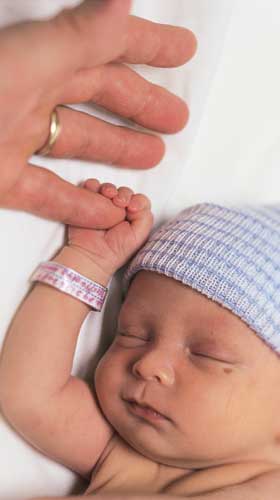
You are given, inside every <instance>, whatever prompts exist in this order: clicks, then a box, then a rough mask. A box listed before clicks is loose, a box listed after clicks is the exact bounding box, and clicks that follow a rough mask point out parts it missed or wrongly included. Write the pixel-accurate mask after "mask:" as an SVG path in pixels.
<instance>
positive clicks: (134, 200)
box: [127, 194, 151, 220]
mask: <svg viewBox="0 0 280 500" xmlns="http://www.w3.org/2000/svg"><path fill="white" fill-rule="evenodd" d="M146 209H151V202H150V200H149V198H148V197H147V196H145V195H144V194H134V195H133V196H132V197H131V200H130V203H129V205H128V206H127V213H128V215H129V214H130V215H132V214H135V213H136V212H139V211H140V210H146ZM129 220H130V219H129Z"/></svg>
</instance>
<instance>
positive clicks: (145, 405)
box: [125, 398, 170, 420]
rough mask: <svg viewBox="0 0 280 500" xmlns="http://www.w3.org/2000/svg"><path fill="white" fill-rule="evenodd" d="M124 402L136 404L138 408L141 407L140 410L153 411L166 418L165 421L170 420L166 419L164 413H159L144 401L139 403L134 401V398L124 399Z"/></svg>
mask: <svg viewBox="0 0 280 500" xmlns="http://www.w3.org/2000/svg"><path fill="white" fill-rule="evenodd" d="M125 401H127V402H128V403H136V404H137V405H138V406H141V407H142V408H149V409H150V410H152V411H155V412H156V413H159V415H161V416H162V417H164V418H166V419H167V420H170V418H168V417H167V416H166V415H165V414H164V413H162V412H161V411H159V410H158V409H157V408H156V407H155V406H152V405H150V404H148V403H147V402H146V401H140V400H138V399H135V398H126V399H125Z"/></svg>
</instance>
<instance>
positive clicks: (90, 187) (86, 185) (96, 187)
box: [81, 179, 100, 193]
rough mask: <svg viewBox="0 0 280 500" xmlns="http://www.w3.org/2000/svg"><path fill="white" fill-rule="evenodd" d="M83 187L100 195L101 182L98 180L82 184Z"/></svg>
mask: <svg viewBox="0 0 280 500" xmlns="http://www.w3.org/2000/svg"><path fill="white" fill-rule="evenodd" d="M81 187H83V188H86V189H88V190H89V191H92V192H93V193H98V192H99V189H100V182H99V180H98V179H87V180H86V181H85V182H83V183H82V184H81Z"/></svg>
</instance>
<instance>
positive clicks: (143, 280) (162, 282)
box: [119, 271, 280, 367]
mask: <svg viewBox="0 0 280 500" xmlns="http://www.w3.org/2000/svg"><path fill="white" fill-rule="evenodd" d="M119 321H120V322H121V324H122V325H121V326H123V325H124V326H125V327H127V326H129V327H132V328H133V329H134V328H135V329H141V328H143V331H147V329H149V328H151V329H152V330H154V331H156V332H157V334H161V331H162V332H163V333H165V334H166V335H170V333H169V331H172V337H173V338H174V339H175V338H179V337H180V340H184V338H185V339H186V341H189V340H190V339H191V340H196V339H198V340H202V341H203V345H207V346H211V347H215V346H217V347H218V346H222V347H224V348H226V349H229V350H231V351H232V352H234V353H236V354H237V355H238V356H240V357H242V358H243V359H244V360H245V359H250V360H251V362H253V363H254V362H255V360H257V358H262V357H265V356H267V358H266V359H268V357H269V355H270V354H271V355H272V356H275V353H274V352H273V351H272V350H271V348H270V347H269V346H268V345H267V344H266V343H265V342H264V341H263V340H262V339H261V338H259V336H257V334H256V333H255V331H254V330H252V329H251V328H250V326H248V325H247V324H246V323H245V321H244V320H242V319H241V318H240V317H239V316H237V315H236V314H235V313H234V312H233V311H231V310H230V309H228V308H227V307H225V306H223V305H221V304H219V303H218V302H215V301H214V300H213V299H210V298H208V297H206V295H204V294H202V293H201V292H199V291H197V290H195V289H193V288H191V287H190V286H187V285H185V284H183V283H181V282H179V281H177V280H175V279H173V278H169V277H167V276H165V275H160V274H158V273H154V272H147V271H141V272H139V273H137V274H136V276H135V278H134V280H133V281H132V283H131V286H130V288H129V291H128V294H127V296H126V300H125V302H124V304H123V307H122V311H121V314H120V318H119ZM277 361H278V359H277ZM279 367H280V359H279Z"/></svg>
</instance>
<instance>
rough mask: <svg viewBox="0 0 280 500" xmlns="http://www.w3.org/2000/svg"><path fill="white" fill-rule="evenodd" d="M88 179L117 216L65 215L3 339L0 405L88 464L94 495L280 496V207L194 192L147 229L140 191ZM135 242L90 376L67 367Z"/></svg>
mask: <svg viewBox="0 0 280 500" xmlns="http://www.w3.org/2000/svg"><path fill="white" fill-rule="evenodd" d="M84 189H88V190H91V191H93V192H95V193H98V194H99V195H100V196H104V197H107V198H108V202H109V203H111V204H112V207H113V206H114V205H117V206H118V207H121V208H122V209H123V221H122V222H120V223H119V224H117V225H116V226H114V227H112V228H109V229H107V230H100V229H83V228H78V227H69V229H68V241H67V244H66V245H65V246H64V247H63V248H62V249H61V250H60V251H59V253H58V254H57V255H56V256H55V257H54V258H53V259H52V260H51V261H49V262H45V263H43V264H41V265H40V266H39V268H38V269H37V270H36V271H35V274H34V275H33V281H34V282H36V284H35V285H34V287H33V289H32V290H31V292H30V293H29V295H28V296H27V298H26V299H25V301H24V302H23V303H22V305H21V307H20V308H19V310H18V311H17V314H16V315H15V318H14V320H13V322H12V324H11V326H10V329H9V332H8V335H7V338H6V341H5V345H4V349H3V352H2V358H1V364H0V402H1V408H2V412H3V414H4V416H5V418H6V419H7V421H8V422H10V424H11V425H12V426H13V427H14V428H15V429H16V430H17V431H18V432H19V433H20V434H21V435H22V436H23V437H24V438H25V439H26V440H28V441H29V442H30V443H31V444H32V445H33V446H34V447H36V448H37V449H38V450H40V451H41V452H42V453H44V454H46V455H47V456H48V457H50V458H51V459H53V460H56V461H58V462H60V463H62V464H64V465H65V466H66V467H69V468H70V469H72V470H73V471H76V472H77V473H79V474H80V475H82V476H83V477H84V478H86V479H87V480H88V488H87V490H86V491H85V493H84V494H85V495H87V496H89V497H91V496H94V497H95V498H96V499H98V497H99V495H100V498H103V496H102V495H107V494H108V495H113V497H112V498H116V499H118V500H120V499H121V498H124V497H125V496H127V497H128V498H129V497H130V495H131V498H135V499H137V500H140V499H142V498H144V497H145V498H148V499H157V498H159V497H162V496H165V498H166V499H167V500H171V499H174V498H177V497H185V498H191V499H196V500H197V499H198V500H205V499H207V500H208V499H209V500H243V499H245V498H246V500H260V499H261V500H264V499H265V498H267V499H268V498H269V499H270V500H277V498H278V497H279V495H278V493H277V492H279V491H280V418H279V415H280V391H279V387H280V360H279V354H278V352H280V207H279V206H278V207H277V206H272V205H267V206H259V207H257V206H247V205H246V206H241V207H231V208H229V207H223V206H220V205H216V204H211V203H201V204H197V205H195V206H192V207H189V208H187V209H186V210H184V211H183V212H181V213H180V214H179V215H178V216H177V217H175V218H174V219H173V220H171V221H170V222H168V223H166V224H164V225H163V226H161V227H160V228H159V229H157V230H155V231H154V232H152V234H151V235H150V237H149V238H148V236H149V233H150V231H151V228H152V224H153V217H152V213H151V206H150V202H149V200H148V198H147V197H146V196H144V195H141V194H134V193H133V192H132V190H131V189H129V188H119V189H117V188H116V187H115V186H113V185H109V184H100V183H99V182H98V181H97V180H95V179H90V180H88V181H86V183H85V184H84ZM147 238H148V239H147ZM139 249H140V250H139ZM137 251H138V253H136V252H137ZM135 253H136V255H134V254H135ZM133 256H134V257H133ZM131 257H133V258H132V260H130V263H129V265H128V267H127V269H126V271H125V274H124V283H123V287H124V301H123V304H122V307H121V310H120V314H119V318H118V325H117V329H116V334H115V336H114V340H113V342H112V344H111V345H110V347H109V349H108V350H107V351H106V352H105V354H104V356H103V357H102V358H101V360H100V361H99V363H98V365H97V368H96V370H95V375H94V383H92V384H87V383H86V382H85V381H84V380H82V379H80V378H78V377H74V376H72V375H71V369H72V363H73V357H74V353H75V348H76V343H77V339H78V335H79V331H80V328H81V325H82V323H83V321H84V320H85V318H86V316H87V315H88V313H89V312H90V311H91V310H92V309H93V310H96V311H99V310H101V307H102V304H103V302H104V300H105V297H106V291H107V285H108V282H109V280H110V278H111V277H112V275H113V274H114V273H115V272H116V271H117V270H118V269H119V268H121V267H122V266H124V264H126V263H127V261H128V260H129V259H131ZM114 495H116V496H115V497H114Z"/></svg>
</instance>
